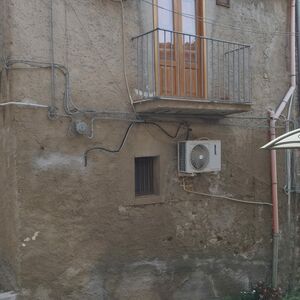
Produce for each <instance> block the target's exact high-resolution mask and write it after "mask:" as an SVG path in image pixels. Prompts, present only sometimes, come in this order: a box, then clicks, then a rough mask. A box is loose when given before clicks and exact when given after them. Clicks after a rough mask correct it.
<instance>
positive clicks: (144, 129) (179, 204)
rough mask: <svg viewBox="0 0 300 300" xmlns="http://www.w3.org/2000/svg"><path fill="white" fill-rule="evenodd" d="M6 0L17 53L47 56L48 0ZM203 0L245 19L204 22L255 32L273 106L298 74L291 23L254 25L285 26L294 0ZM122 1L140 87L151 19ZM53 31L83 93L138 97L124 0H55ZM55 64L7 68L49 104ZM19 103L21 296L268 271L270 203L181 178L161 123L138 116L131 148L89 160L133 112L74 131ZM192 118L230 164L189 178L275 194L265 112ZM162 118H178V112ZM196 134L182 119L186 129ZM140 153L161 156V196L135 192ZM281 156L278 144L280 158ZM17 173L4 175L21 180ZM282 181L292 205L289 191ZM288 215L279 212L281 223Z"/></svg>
mask: <svg viewBox="0 0 300 300" xmlns="http://www.w3.org/2000/svg"><path fill="white" fill-rule="evenodd" d="M6 2H7V5H8V7H9V9H10V16H11V18H10V21H9V22H10V23H9V25H10V26H9V28H10V39H11V40H12V44H11V45H10V53H9V54H10V56H11V57H12V58H15V59H30V60H38V61H45V62H49V61H50V42H49V41H50V28H49V23H50V22H49V21H50V19H49V16H50V1H47V2H45V1H41V0H27V1H26V2H25V1H24V0H7V1H6ZM206 2H207V15H208V17H209V18H211V19H216V20H218V21H220V22H221V21H222V23H223V22H224V23H227V24H228V23H229V24H232V22H234V24H233V25H235V26H239V27H241V28H245V31H244V32H239V31H238V33H237V32H236V31H234V30H229V31H228V30H224V29H223V30H219V29H215V30H210V32H209V29H208V28H207V30H208V32H209V33H210V34H211V35H213V36H215V37H219V38H224V39H229V40H239V41H240V42H244V43H250V44H253V63H252V64H253V81H254V84H253V87H254V89H253V96H254V100H255V101H254V105H253V115H254V116H258V115H259V116H266V109H267V108H269V107H270V106H271V107H275V106H276V104H277V103H279V101H280V99H281V97H282V95H284V93H285V91H286V89H287V87H288V80H289V76H288V70H287V66H288V57H287V53H288V52H287V37H286V36H282V35H274V36H269V35H267V36H261V35H254V34H253V33H250V32H248V31H247V29H248V28H249V27H251V26H254V25H255V26H257V30H258V29H260V30H263V29H262V28H260V27H259V26H260V25H259V24H261V22H264V24H265V25H266V28H265V29H264V30H269V31H271V32H272V31H273V30H274V23H276V26H277V27H276V29H277V30H278V31H286V30H287V23H288V20H287V9H288V7H287V4H286V1H283V0H274V1H256V2H253V1H246V2H245V1H241V0H239V1H238V0H236V1H231V2H232V8H231V9H225V8H221V7H216V6H215V5H214V4H212V3H214V1H212V0H208V1H206ZM262 2H263V3H264V4H263V5H262V4H261V3H262ZM144 5H145V4H144ZM242 5H243V7H242ZM124 7H125V39H126V53H127V64H128V77H129V83H130V86H131V87H133V88H134V76H133V75H134V70H135V50H134V49H133V44H132V43H131V41H130V39H131V37H132V36H135V35H137V34H138V33H140V31H141V28H142V25H141V24H142V23H143V19H142V17H141V16H140V15H139V12H140V9H141V8H142V7H143V5H141V4H140V3H139V2H138V1H126V2H124ZM241 14H242V15H241ZM148 21H149V20H148ZM148 21H147V22H148ZM148 23H149V22H148ZM143 24H144V23H143ZM254 28H256V27H254ZM54 36H55V39H54V50H55V61H56V62H57V63H61V64H64V65H66V66H67V67H68V68H69V71H70V81H71V92H72V99H73V101H74V103H76V104H77V105H78V106H80V107H82V108H86V109H95V110H99V111H119V112H120V111H121V112H122V111H123V112H131V111H132V109H131V106H130V104H129V99H128V97H127V95H126V86H125V82H124V78H123V73H122V34H121V8H120V4H119V3H115V2H113V1H109V0H102V1H99V0H97V1H96V0H89V1H79V0H72V1H71V0H66V1H60V0H54ZM274 62H276V63H274ZM265 72H266V73H267V74H268V76H267V77H266V76H265V74H264V73H265ZM50 76H51V74H50V72H49V70H36V69H35V70H30V71H29V70H11V71H9V78H10V98H9V100H11V101H17V100H21V101H30V102H36V103H42V104H49V101H50V95H51V93H50ZM62 97H63V77H62V75H61V74H59V73H58V72H57V73H56V98H57V106H58V107H59V109H60V110H59V112H60V113H61V114H62V113H63V110H62V100H61V99H62ZM2 114H3V113H2ZM11 114H12V116H13V119H14V122H13V124H12V125H11V128H12V130H13V132H14V133H15V135H14V136H13V135H11V134H7V133H6V134H7V135H8V136H9V137H11V138H13V139H15V140H16V156H15V158H16V166H15V167H13V168H10V170H11V172H15V174H16V175H15V177H16V178H15V180H16V181H15V182H16V183H17V186H15V187H14V186H13V185H11V189H12V191H13V190H14V191H15V192H16V194H17V195H18V197H17V198H16V199H17V205H16V207H15V209H14V210H13V211H12V212H11V213H17V214H18V232H17V233H16V234H15V236H17V238H18V243H17V245H15V244H13V243H8V244H7V245H10V246H9V249H14V251H15V253H13V252H12V254H13V255H12V261H18V264H17V270H18V278H19V280H18V284H19V288H20V291H21V294H22V295H23V299H30V300H31V299H45V300H47V299H122V300H123V299H125V300H126V299H128V300H129V299H130V300H133V299H141V298H142V297H143V298H144V299H147V300H148V299H205V300H208V299H210V298H213V297H217V296H224V295H226V294H234V293H237V292H238V291H239V290H240V289H242V288H247V287H248V285H249V282H253V281H256V280H258V279H262V280H267V281H268V280H270V266H271V246H272V244H271V209H270V208H269V207H261V206H251V205H250V206H248V205H243V204H237V203H231V202H228V201H225V200H217V199H211V198H206V197H203V196H199V195H192V194H187V193H186V192H184V191H183V189H182V187H181V180H180V179H179V178H178V177H177V172H176V168H177V155H176V141H174V140H170V139H169V138H167V137H166V136H165V135H163V134H162V133H161V131H159V130H158V129H157V128H155V127H152V126H150V125H147V126H146V125H142V124H137V125H135V126H134V128H133V129H132V131H131V132H130V135H129V137H128V140H127V141H126V144H125V146H124V148H123V150H122V152H120V153H119V154H107V153H99V152H92V153H91V154H90V155H89V161H88V166H87V167H84V164H83V153H84V151H85V150H86V149H87V148H88V147H91V146H93V145H104V146H106V147H109V148H115V147H116V145H119V143H120V141H121V139H122V137H123V134H124V131H125V126H127V123H126V122H124V121H121V120H119V121H116V120H115V121H113V120H110V121H109V120H102V121H101V120H98V121H96V122H95V129H94V130H95V131H94V133H95V138H94V139H93V140H90V139H88V138H86V137H79V136H76V135H74V133H73V132H72V130H71V127H70V118H65V117H59V118H58V119H57V120H54V121H50V120H49V119H48V118H47V111H46V109H30V108H26V109H25V108H23V109H21V108H15V109H12V111H11ZM3 116H4V114H3ZM78 118H83V117H82V116H80V115H79V116H78ZM87 120H88V118H87ZM88 121H90V120H88ZM186 121H189V122H190V123H191V128H192V132H191V135H190V138H191V139H197V138H203V137H206V138H210V139H220V140H221V141H222V172H220V173H219V174H210V175H201V176H198V177H196V178H191V179H188V180H187V181H188V184H189V185H190V187H191V188H193V189H194V190H196V191H201V192H208V193H217V194H224V195H227V196H233V197H236V198H241V199H246V200H247V199H248V200H257V201H267V202H268V201H270V180H269V163H268V159H269V156H268V153H267V152H263V151H259V150H258V148H259V147H260V146H261V145H262V144H264V143H265V142H266V141H267V139H268V131H267V122H266V121H264V120H243V119H226V120H220V121H216V120H205V119H203V120H202V119H199V120H197V122H195V121H192V120H186ZM125 123H126V125H124V124H125ZM162 126H164V127H165V128H166V129H168V130H170V131H172V132H175V130H176V126H177V124H176V125H175V124H171V123H167V122H165V123H162ZM278 132H279V133H280V132H281V131H280V130H279V131H278ZM8 133H9V132H8ZM3 136H5V135H4V134H3ZM185 136H186V132H185V131H184V130H182V132H181V133H180V136H179V139H184V138H185ZM5 149H7V148H5ZM5 149H3V152H5V151H4V150H5ZM5 153H6V152H5ZM9 155H12V154H10V153H9V154H7V155H6V156H5V157H6V158H5V157H4V158H3V159H6V160H7V157H9ZM140 155H142V156H147V155H159V156H160V186H161V189H160V196H158V197H153V198H152V199H147V201H145V200H144V199H141V198H135V197H134V157H135V156H140ZM282 158H283V157H282V155H281V154H279V170H282V169H283V159H282ZM3 163H4V162H3ZM13 170H15V171H13ZM1 171H2V170H1ZM281 175H282V174H281ZM3 176H4V175H3ZM10 178H11V176H8V177H7V179H6V180H9V182H11V180H12V182H14V179H13V177H12V179H10ZM282 185H283V178H282V176H281V178H280V186H282ZM279 193H280V198H281V200H282V201H281V202H280V210H281V212H283V211H284V205H285V203H286V202H285V201H284V195H283V194H282V193H281V192H279ZM149 202H154V203H153V204H151V203H149ZM1 203H3V205H4V204H5V203H6V202H5V197H2V198H1ZM146 203H147V205H145V204H146ZM284 219H285V215H284V214H281V221H282V223H284V222H283V220H284ZM10 221H11V220H10ZM14 224H15V223H14ZM4 236H5V235H4ZM1 246H2V243H1ZM2 251H5V250H2ZM283 274H284V273H283ZM281 280H282V282H285V280H286V277H285V276H282V278H281Z"/></svg>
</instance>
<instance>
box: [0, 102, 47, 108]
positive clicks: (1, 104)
mask: <svg viewBox="0 0 300 300" xmlns="http://www.w3.org/2000/svg"><path fill="white" fill-rule="evenodd" d="M10 105H16V106H23V107H25V106H28V107H36V108H48V107H49V106H48V105H44V104H36V103H24V102H4V103H0V107H1V106H10Z"/></svg>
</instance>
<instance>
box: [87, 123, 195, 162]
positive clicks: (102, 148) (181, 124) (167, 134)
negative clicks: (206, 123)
mask: <svg viewBox="0 0 300 300" xmlns="http://www.w3.org/2000/svg"><path fill="white" fill-rule="evenodd" d="M136 123H141V124H149V125H153V126H156V127H157V128H159V129H160V130H161V131H162V132H163V133H164V134H165V135H166V136H168V137H169V138H172V139H175V138H177V136H178V133H179V131H180V128H181V127H182V126H183V125H185V123H179V125H178V127H177V129H176V132H175V134H170V133H169V132H168V131H167V130H165V129H164V128H163V127H162V126H160V125H159V124H157V123H155V122H145V121H134V122H131V123H130V125H129V126H128V127H127V130H126V132H125V135H124V137H123V139H122V141H121V143H120V145H119V147H118V148H117V149H108V148H106V147H104V146H95V147H92V148H89V149H87V150H86V151H85V152H84V165H85V167H86V166H87V159H88V154H89V152H91V151H94V150H101V151H104V152H109V153H118V152H120V151H121V150H122V148H123V146H124V144H125V142H126V140H127V137H128V134H129V132H130V129H131V128H132V127H133V125H134V124H136ZM187 129H188V131H189V130H190V128H189V126H188V127H187Z"/></svg>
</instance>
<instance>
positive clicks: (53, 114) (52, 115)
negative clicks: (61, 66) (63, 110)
mask: <svg viewBox="0 0 300 300" xmlns="http://www.w3.org/2000/svg"><path fill="white" fill-rule="evenodd" d="M53 32H54V24H53V0H51V2H50V58H51V59H50V61H51V106H50V107H49V111H48V117H49V119H55V118H56V111H57V108H56V107H55V68H54V33H53Z"/></svg>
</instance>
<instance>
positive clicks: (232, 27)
mask: <svg viewBox="0 0 300 300" xmlns="http://www.w3.org/2000/svg"><path fill="white" fill-rule="evenodd" d="M141 1H143V2H145V3H147V4H149V5H150V6H152V7H156V8H159V9H162V10H165V11H167V12H171V13H173V14H176V15H180V16H182V17H185V18H189V19H193V20H196V21H201V22H204V23H206V24H209V25H213V26H218V27H222V28H225V29H233V30H238V31H242V32H249V33H253V34H257V35H272V36H274V35H288V36H292V35H296V36H300V33H298V32H296V33H293V32H284V31H274V32H263V31H254V30H252V29H243V28H240V27H236V26H232V25H229V24H224V23H220V22H217V21H216V20H214V19H211V18H207V17H199V16H197V17H195V16H194V15H191V14H187V13H181V12H178V11H175V10H172V9H168V8H166V7H163V6H161V5H158V4H155V3H152V2H149V1H147V0H141Z"/></svg>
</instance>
